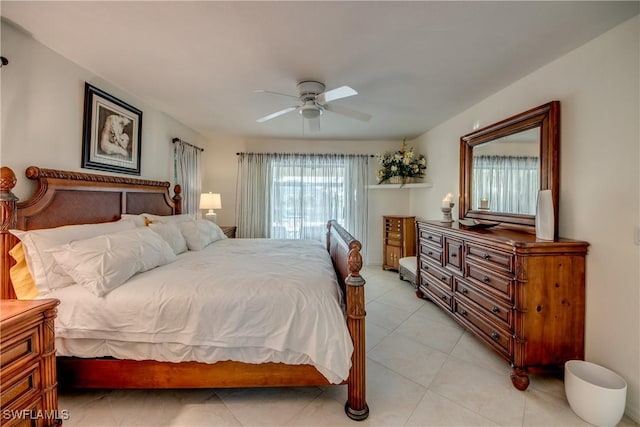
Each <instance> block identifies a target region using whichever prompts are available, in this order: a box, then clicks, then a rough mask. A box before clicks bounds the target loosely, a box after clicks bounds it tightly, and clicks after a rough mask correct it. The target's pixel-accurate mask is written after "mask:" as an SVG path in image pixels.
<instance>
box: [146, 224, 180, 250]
mask: <svg viewBox="0 0 640 427" xmlns="http://www.w3.org/2000/svg"><path fill="white" fill-rule="evenodd" d="M149 228H150V229H151V230H153V231H155V232H156V233H158V234H159V235H160V237H162V238H163V239H164V240H165V241H166V242H167V243H168V244H169V246H171V249H173V252H174V253H175V254H176V255H179V254H181V253H183V252H186V251H187V241H186V240H184V236H183V235H182V233H181V232H180V229H179V228H178V225H177V224H172V223H167V224H163V223H155V222H152V223H151V224H149Z"/></svg>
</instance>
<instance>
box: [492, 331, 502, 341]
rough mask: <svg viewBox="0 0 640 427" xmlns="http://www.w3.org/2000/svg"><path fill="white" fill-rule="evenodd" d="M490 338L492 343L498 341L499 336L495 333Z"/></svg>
mask: <svg viewBox="0 0 640 427" xmlns="http://www.w3.org/2000/svg"><path fill="white" fill-rule="evenodd" d="M491 338H493V340H494V341H498V340H499V339H500V335H498V333H497V332H494V333H492V334H491Z"/></svg>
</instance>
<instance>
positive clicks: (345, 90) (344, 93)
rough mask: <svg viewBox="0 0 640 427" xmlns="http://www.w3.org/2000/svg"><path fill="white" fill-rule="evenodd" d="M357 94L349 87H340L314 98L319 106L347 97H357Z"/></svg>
mask: <svg viewBox="0 0 640 427" xmlns="http://www.w3.org/2000/svg"><path fill="white" fill-rule="evenodd" d="M357 94H358V92H356V91H355V89H353V88H350V87H349V86H340V87H339V88H335V89H331V90H328V91H326V92H324V93H321V94H319V95H318V96H316V100H317V101H318V102H320V103H321V104H324V103H325V102H331V101H335V100H336V99H341V98H346V97H348V96H353V95H357Z"/></svg>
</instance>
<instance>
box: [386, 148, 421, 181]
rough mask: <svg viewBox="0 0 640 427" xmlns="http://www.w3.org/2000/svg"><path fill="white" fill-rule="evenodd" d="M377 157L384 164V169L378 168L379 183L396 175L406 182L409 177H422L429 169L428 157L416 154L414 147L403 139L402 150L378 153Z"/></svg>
mask: <svg viewBox="0 0 640 427" xmlns="http://www.w3.org/2000/svg"><path fill="white" fill-rule="evenodd" d="M377 157H378V163H379V164H380V165H381V166H382V169H379V170H378V184H382V183H384V182H387V181H389V180H390V179H391V178H393V177H396V176H397V177H400V178H401V180H402V183H403V184H404V183H405V182H406V181H407V178H422V177H423V176H424V171H425V170H426V169H427V159H426V158H425V157H424V156H423V155H422V154H420V155H418V156H416V155H415V154H414V152H413V147H409V146H408V145H407V143H406V142H405V141H402V146H401V147H400V150H398V151H396V152H395V153H392V152H389V151H387V152H385V153H384V154H378V156H377Z"/></svg>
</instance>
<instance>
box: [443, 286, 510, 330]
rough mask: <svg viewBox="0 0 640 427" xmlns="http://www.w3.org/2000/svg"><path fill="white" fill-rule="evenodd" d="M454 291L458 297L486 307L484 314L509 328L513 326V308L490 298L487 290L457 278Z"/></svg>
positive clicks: (483, 307)
mask: <svg viewBox="0 0 640 427" xmlns="http://www.w3.org/2000/svg"><path fill="white" fill-rule="evenodd" d="M454 291H455V295H456V298H462V299H463V300H465V299H466V300H470V301H473V303H475V304H476V305H478V306H479V307H481V308H482V309H484V310H485V311H484V315H485V316H486V317H488V318H491V319H493V320H495V321H496V322H498V323H499V324H502V325H503V326H504V327H505V328H507V329H512V327H513V310H511V308H510V307H509V306H508V305H506V304H504V303H500V302H497V301H496V300H494V299H492V298H489V297H488V296H487V294H486V292H483V291H481V290H479V289H476V288H475V287H474V286H472V285H469V284H468V283H465V282H463V281H461V280H459V279H457V278H455V279H454Z"/></svg>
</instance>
